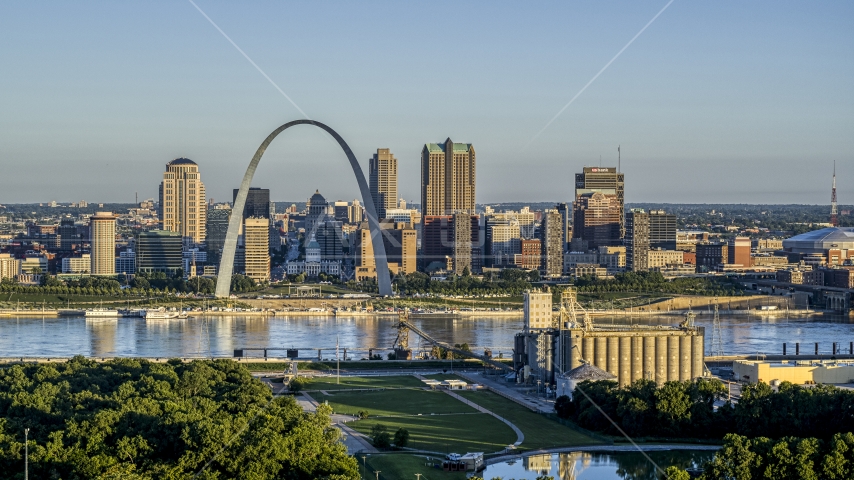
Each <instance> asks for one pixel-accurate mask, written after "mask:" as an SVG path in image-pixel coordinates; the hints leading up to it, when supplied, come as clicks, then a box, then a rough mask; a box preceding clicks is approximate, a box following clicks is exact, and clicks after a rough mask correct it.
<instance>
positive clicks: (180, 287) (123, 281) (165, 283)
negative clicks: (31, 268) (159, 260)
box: [0, 272, 259, 296]
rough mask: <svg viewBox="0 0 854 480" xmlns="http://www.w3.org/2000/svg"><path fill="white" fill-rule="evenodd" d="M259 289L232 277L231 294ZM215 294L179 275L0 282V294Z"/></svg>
mask: <svg viewBox="0 0 854 480" xmlns="http://www.w3.org/2000/svg"><path fill="white" fill-rule="evenodd" d="M122 287H125V288H122ZM258 288H259V285H258V284H257V283H256V282H255V280H253V279H252V278H250V277H247V276H245V275H240V274H234V275H232V277H231V291H232V292H236V293H245V292H252V291H255V290H258ZM215 291H216V280H215V279H213V278H207V277H194V278H191V279H184V278H183V277H182V276H181V275H180V274H176V275H171V276H170V275H167V274H166V273H163V272H154V273H138V274H136V275H134V276H133V280H130V278H129V277H125V276H124V275H119V277H118V279H114V278H109V277H99V276H85V277H80V278H77V279H68V280H62V279H59V278H56V277H51V276H48V275H45V277H44V278H43V281H42V284H41V285H21V284H19V283H17V282H16V281H15V280H14V279H11V278H4V279H3V280H2V282H0V292H4V293H35V294H53V295H124V296H153V295H162V294H169V293H198V294H202V295H210V294H213V293H214V292H215Z"/></svg>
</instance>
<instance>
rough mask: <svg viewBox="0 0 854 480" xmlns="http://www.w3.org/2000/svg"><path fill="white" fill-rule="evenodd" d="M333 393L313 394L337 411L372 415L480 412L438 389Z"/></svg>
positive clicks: (427, 414)
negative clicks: (364, 412) (364, 411)
mask: <svg viewBox="0 0 854 480" xmlns="http://www.w3.org/2000/svg"><path fill="white" fill-rule="evenodd" d="M329 392H330V395H323V394H322V393H313V394H312V397H314V399H315V400H317V401H319V402H323V401H327V402H329V405H330V406H331V407H332V410H334V411H335V413H342V414H345V415H355V414H356V413H357V412H359V410H367V411H368V413H369V414H370V416H372V417H373V416H395V415H419V414H420V415H425V416H430V414H434V413H436V414H448V413H475V412H476V410H475V409H474V408H472V407H470V406H468V405H466V404H464V403H462V402H460V401H459V400H456V399H454V398H451V397H450V396H449V395H446V394H444V393H442V392H438V391H428V390H414V389H405V390H382V391H377V392H338V393H335V392H333V391H329Z"/></svg>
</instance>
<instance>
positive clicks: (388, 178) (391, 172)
mask: <svg viewBox="0 0 854 480" xmlns="http://www.w3.org/2000/svg"><path fill="white" fill-rule="evenodd" d="M369 166H370V180H369V181H370V185H371V198H373V200H374V208H376V209H377V216H379V218H385V216H386V215H385V212H386V210H388V209H392V208H397V159H396V158H394V155H393V154H392V153H391V151H390V150H389V149H388V148H378V149H377V153H375V154H374V156H373V157H371V161H370V162H369Z"/></svg>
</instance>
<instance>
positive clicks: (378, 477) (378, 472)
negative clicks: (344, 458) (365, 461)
mask: <svg viewBox="0 0 854 480" xmlns="http://www.w3.org/2000/svg"><path fill="white" fill-rule="evenodd" d="M374 473H376V474H377V480H380V471H379V470H377V471H376V472H374ZM24 480H26V479H24Z"/></svg>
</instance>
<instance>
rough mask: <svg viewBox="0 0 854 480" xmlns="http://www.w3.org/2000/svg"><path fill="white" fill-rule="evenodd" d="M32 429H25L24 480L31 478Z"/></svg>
mask: <svg viewBox="0 0 854 480" xmlns="http://www.w3.org/2000/svg"><path fill="white" fill-rule="evenodd" d="M29 464H30V429H29V428H25V429H24V480H28V479H29V478H30V465H29Z"/></svg>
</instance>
